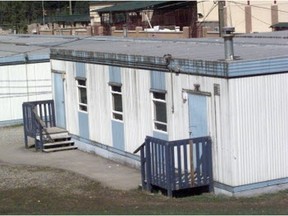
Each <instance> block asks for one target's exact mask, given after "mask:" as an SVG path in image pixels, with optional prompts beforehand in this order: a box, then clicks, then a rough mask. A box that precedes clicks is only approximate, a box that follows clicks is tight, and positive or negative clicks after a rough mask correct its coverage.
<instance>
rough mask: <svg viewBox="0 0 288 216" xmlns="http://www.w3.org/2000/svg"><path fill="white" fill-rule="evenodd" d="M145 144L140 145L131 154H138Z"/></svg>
mask: <svg viewBox="0 0 288 216" xmlns="http://www.w3.org/2000/svg"><path fill="white" fill-rule="evenodd" d="M145 144H146V143H145V142H144V143H142V145H140V146H139V147H138V148H137V149H136V150H135V151H134V152H133V154H136V153H137V152H139V151H140V150H141V148H143V147H144V145H145Z"/></svg>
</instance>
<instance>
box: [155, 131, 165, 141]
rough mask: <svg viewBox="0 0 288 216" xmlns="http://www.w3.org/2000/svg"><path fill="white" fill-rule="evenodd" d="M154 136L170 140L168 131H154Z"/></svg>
mask: <svg viewBox="0 0 288 216" xmlns="http://www.w3.org/2000/svg"><path fill="white" fill-rule="evenodd" d="M153 137H155V138H158V139H162V140H167V141H168V133H161V132H158V131H153Z"/></svg>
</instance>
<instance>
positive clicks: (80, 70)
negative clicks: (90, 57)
mask: <svg viewBox="0 0 288 216" xmlns="http://www.w3.org/2000/svg"><path fill="white" fill-rule="evenodd" d="M76 77H83V78H86V69H85V63H81V62H76Z"/></svg>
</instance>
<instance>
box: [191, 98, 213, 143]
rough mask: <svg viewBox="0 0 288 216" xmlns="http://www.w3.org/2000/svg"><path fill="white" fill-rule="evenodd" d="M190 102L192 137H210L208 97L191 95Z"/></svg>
mask: <svg viewBox="0 0 288 216" xmlns="http://www.w3.org/2000/svg"><path fill="white" fill-rule="evenodd" d="M188 102H189V134H190V137H191V138H195V137H203V136H208V135H209V132H208V121H207V119H208V118H207V96H203V95H196V94H189V96H188Z"/></svg>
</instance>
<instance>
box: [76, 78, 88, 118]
mask: <svg viewBox="0 0 288 216" xmlns="http://www.w3.org/2000/svg"><path fill="white" fill-rule="evenodd" d="M79 80H81V79H76V86H77V101H78V111H79V112H83V113H88V98H87V104H84V103H81V102H80V94H79V88H82V89H86V97H87V96H88V95H87V83H86V85H85V86H83V85H79V83H78V81H79ZM83 81H86V80H83ZM80 106H84V107H86V110H82V109H81V108H80Z"/></svg>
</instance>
